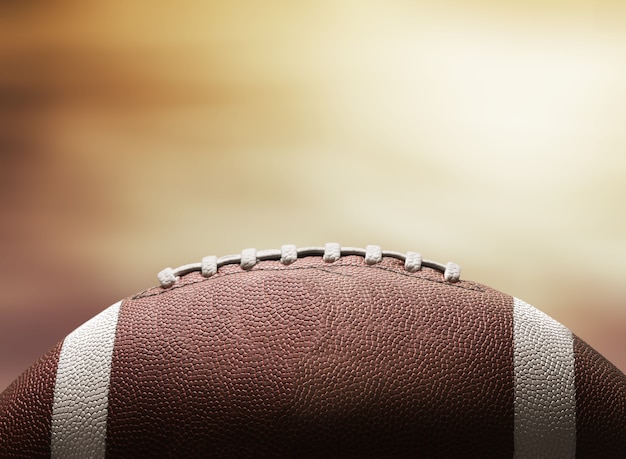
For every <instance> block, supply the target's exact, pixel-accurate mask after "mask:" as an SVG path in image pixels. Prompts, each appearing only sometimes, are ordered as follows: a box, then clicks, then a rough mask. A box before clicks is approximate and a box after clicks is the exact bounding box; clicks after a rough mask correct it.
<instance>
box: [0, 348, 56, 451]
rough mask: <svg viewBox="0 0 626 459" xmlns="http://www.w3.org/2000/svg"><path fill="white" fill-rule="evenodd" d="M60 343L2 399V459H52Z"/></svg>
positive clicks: (2, 396) (0, 413)
mask: <svg viewBox="0 0 626 459" xmlns="http://www.w3.org/2000/svg"><path fill="white" fill-rule="evenodd" d="M60 353H61V343H59V344H57V345H56V346H55V347H54V348H52V349H51V350H50V351H49V352H48V353H47V354H46V355H44V356H43V357H42V358H41V359H39V361H38V362H37V363H35V364H34V365H33V366H32V367H31V368H29V369H28V370H26V371H25V372H24V373H23V374H22V375H21V376H20V377H19V378H18V379H16V380H15V381H14V382H13V383H12V384H11V385H10V386H9V387H8V388H7V389H6V390H5V391H4V392H3V393H2V395H0V457H2V458H10V457H24V458H37V457H50V418H51V416H52V399H53V396H54V381H55V378H56V370H57V364H58V362H59V354H60Z"/></svg>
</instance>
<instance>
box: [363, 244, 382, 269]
mask: <svg viewBox="0 0 626 459" xmlns="http://www.w3.org/2000/svg"><path fill="white" fill-rule="evenodd" d="M381 261H383V250H382V249H381V248H380V246H378V245H368V246H367V247H365V264H368V265H375V264H376V263H380V262H381Z"/></svg>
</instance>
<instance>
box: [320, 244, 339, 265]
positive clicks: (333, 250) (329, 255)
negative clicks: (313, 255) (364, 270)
mask: <svg viewBox="0 0 626 459" xmlns="http://www.w3.org/2000/svg"><path fill="white" fill-rule="evenodd" d="M340 257H341V246H340V245H339V244H337V243H336V242H327V243H326V246H325V247H324V256H323V259H324V261H325V262H326V263H333V262H335V261H337V260H339V258H340Z"/></svg>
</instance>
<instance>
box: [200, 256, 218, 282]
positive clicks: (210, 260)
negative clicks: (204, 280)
mask: <svg viewBox="0 0 626 459" xmlns="http://www.w3.org/2000/svg"><path fill="white" fill-rule="evenodd" d="M200 265H201V266H200V272H201V273H202V275H203V276H204V277H211V276H212V275H214V274H216V273H217V257H216V256H215V255H209V256H207V257H204V258H203V259H202V262H201V263H200Z"/></svg>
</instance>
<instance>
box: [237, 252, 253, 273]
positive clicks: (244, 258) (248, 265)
mask: <svg viewBox="0 0 626 459" xmlns="http://www.w3.org/2000/svg"><path fill="white" fill-rule="evenodd" d="M240 264H241V267H242V268H243V269H252V268H253V267H254V265H256V249H244V250H242V251H241V262H240Z"/></svg>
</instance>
